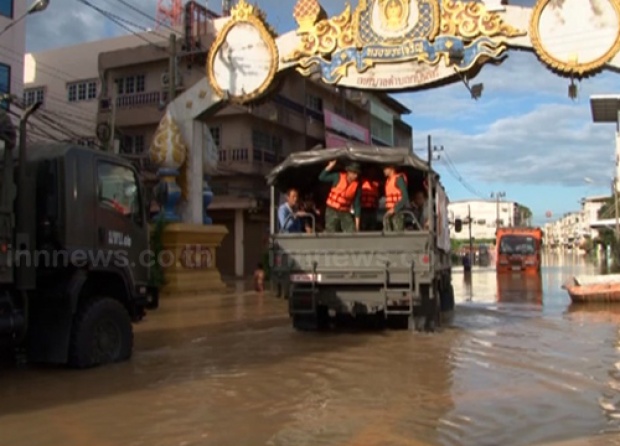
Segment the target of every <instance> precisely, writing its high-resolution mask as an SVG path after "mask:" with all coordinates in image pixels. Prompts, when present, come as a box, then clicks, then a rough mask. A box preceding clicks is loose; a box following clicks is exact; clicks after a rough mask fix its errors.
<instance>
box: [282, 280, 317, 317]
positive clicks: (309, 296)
mask: <svg viewBox="0 0 620 446" xmlns="http://www.w3.org/2000/svg"><path fill="white" fill-rule="evenodd" d="M317 295H318V289H317V288H316V286H314V284H312V285H308V284H303V285H302V284H291V287H290V293H289V297H288V310H289V314H316V311H317V310H316V308H317Z"/></svg>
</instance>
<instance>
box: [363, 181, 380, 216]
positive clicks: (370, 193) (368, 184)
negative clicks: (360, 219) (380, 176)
mask: <svg viewBox="0 0 620 446" xmlns="http://www.w3.org/2000/svg"><path fill="white" fill-rule="evenodd" d="M377 206H379V182H378V181H369V180H364V181H363V182H362V209H375V208H376V207H377Z"/></svg>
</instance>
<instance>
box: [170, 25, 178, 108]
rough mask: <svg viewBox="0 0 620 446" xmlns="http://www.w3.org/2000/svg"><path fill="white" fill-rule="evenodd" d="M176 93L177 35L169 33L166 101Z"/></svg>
mask: <svg viewBox="0 0 620 446" xmlns="http://www.w3.org/2000/svg"><path fill="white" fill-rule="evenodd" d="M176 95H177V35H176V34H175V33H170V67H169V68H168V102H169V103H170V102H172V101H174V98H175V97H176Z"/></svg>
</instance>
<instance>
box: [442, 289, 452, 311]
mask: <svg viewBox="0 0 620 446" xmlns="http://www.w3.org/2000/svg"><path fill="white" fill-rule="evenodd" d="M452 310H454V287H453V286H452V284H451V283H448V285H447V286H446V287H445V288H444V289H443V291H442V292H441V312H442V313H447V312H449V311H452Z"/></svg>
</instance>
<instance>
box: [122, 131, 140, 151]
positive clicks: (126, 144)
mask: <svg viewBox="0 0 620 446" xmlns="http://www.w3.org/2000/svg"><path fill="white" fill-rule="evenodd" d="M121 152H122V153H125V154H128V155H129V154H135V155H139V154H140V153H142V152H144V135H127V136H125V137H124V138H123V145H122V147H121Z"/></svg>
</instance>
